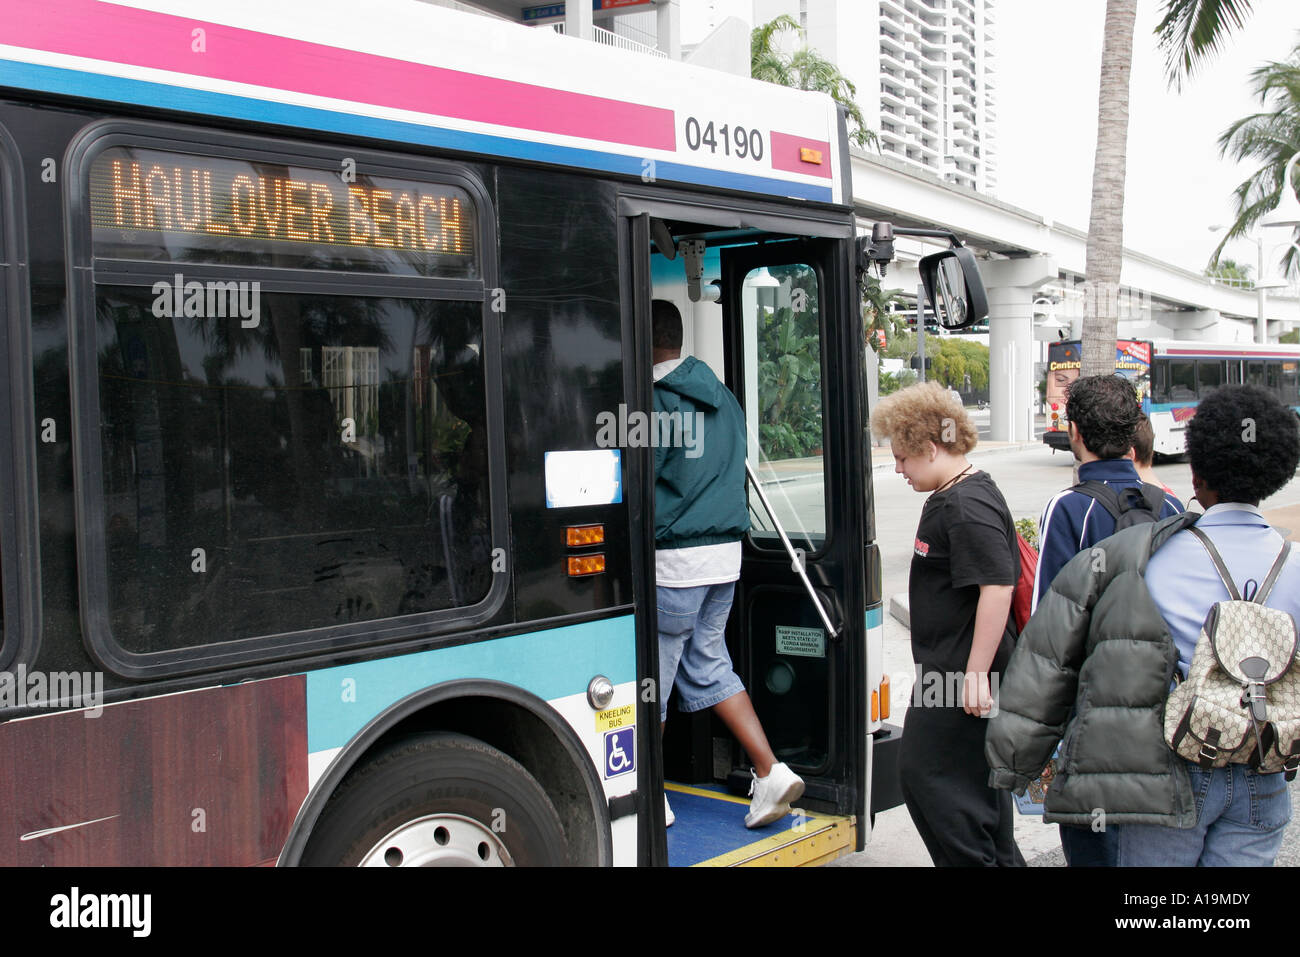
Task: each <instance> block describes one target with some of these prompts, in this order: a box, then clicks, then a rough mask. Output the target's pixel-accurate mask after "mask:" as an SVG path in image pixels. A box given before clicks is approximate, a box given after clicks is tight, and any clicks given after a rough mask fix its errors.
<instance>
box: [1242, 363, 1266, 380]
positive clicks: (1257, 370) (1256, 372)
mask: <svg viewBox="0 0 1300 957" xmlns="http://www.w3.org/2000/svg"><path fill="white" fill-rule="evenodd" d="M1246 382H1247V384H1249V385H1257V386H1267V385H1268V381H1267V379H1266V378H1265V375H1264V363H1262V362H1247V363H1246Z"/></svg>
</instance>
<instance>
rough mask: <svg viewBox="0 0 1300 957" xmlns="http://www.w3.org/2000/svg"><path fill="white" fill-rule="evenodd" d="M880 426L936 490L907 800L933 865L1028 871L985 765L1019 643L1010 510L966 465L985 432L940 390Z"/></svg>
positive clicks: (927, 532) (924, 521) (886, 416)
mask: <svg viewBox="0 0 1300 957" xmlns="http://www.w3.org/2000/svg"><path fill="white" fill-rule="evenodd" d="M871 427H872V430H873V431H874V432H875V434H876V436H877V437H887V438H888V439H889V444H890V450H891V451H892V452H893V455H894V470H895V471H896V472H898V473H900V474H902V475H903V476H904V477H905V478H906V480H907V483H908V484H909V485H911V486H912V488H913V489H914V490H915V491H917V492H923V493H926V494H927V495H928V497H927V498H926V501H925V505H924V506H923V507H922V509H921V519H920V522H919V524H918V525H917V529H916V536H915V540H914V541H913V544H912V567H911V573H910V574H909V576H908V588H907V592H908V599H909V608H910V616H911V625H910V627H911V644H912V660H913V661H914V662H915V663H916V685H915V686H914V688H913V694H912V703H911V706H910V707H909V708H908V709H907V714H906V717H905V718H904V723H903V740H902V744H901V745H900V753H899V757H898V771H899V777H900V779H901V785H902V792H903V800H904V802H905V803H906V805H907V811H908V814H910V815H911V817H912V823H913V824H914V825H915V826H916V829H917V831H918V832H919V833H920V835H921V839H922V840H923V841H924V842H925V847H926V850H928V851H929V852H930V858H931V860H933V861H934V863H935V866H937V867H944V866H950V867H951V866H976V867H1008V866H1021V865H1023V864H1024V863H1025V860H1024V857H1023V856H1021V854H1020V850H1019V848H1017V847H1016V842H1015V833H1014V830H1015V829H1014V824H1015V813H1014V809H1013V805H1012V800H1011V795H1009V794H1007V793H1006V792H1005V791H995V790H993V789H992V788H990V787H989V786H988V781H987V777H988V766H987V764H986V763H985V761H984V732H985V729H986V728H987V726H988V722H987V720H986V719H987V718H988V716H989V715H990V714H991V713H993V711H994V710H995V708H996V701H995V699H996V693H997V687H998V679H999V673H1000V672H1001V670H1002V668H1003V667H1004V666H1005V664H1006V661H1007V659H1008V658H1009V657H1010V655H1011V648H1012V645H1013V644H1014V641H1015V630H1014V628H1013V627H1012V625H1011V622H1010V611H1011V601H1012V592H1013V589H1014V587H1015V584H1016V579H1017V577H1018V575H1019V572H1020V558H1019V551H1018V549H1017V545H1016V531H1015V526H1014V524H1013V523H1012V521H1011V512H1010V510H1009V509H1008V508H1007V503H1006V500H1005V499H1003V497H1002V493H1001V492H1000V491H999V490H998V487H997V485H995V484H994V482H993V480H992V479H991V478H990V477H989V475H988V474H987V473H986V472H982V471H980V470H978V469H976V468H975V466H974V465H972V464H971V463H970V462H969V461H967V459H966V453H967V452H969V451H970V450H971V449H973V448H974V447H975V443H976V441H977V435H976V431H975V426H974V425H973V424H972V423H971V421H970V418H969V417H968V416H967V415H966V412H965V410H964V409H963V408H962V406H961V401H960V398H959V397H957V396H954V395H953V394H952V393H950V392H948V391H947V390H945V389H944V388H943V387H942V386H940V385H939V384H938V383H935V382H925V383H920V384H918V385H914V386H909V387H908V388H906V389H902V390H900V391H898V392H895V393H894V394H893V395H890V396H887V397H885V398H884V399H882V400H881V401H880V403H879V404H878V405H877V406H876V407H875V408H874V409H873V410H872V413H871Z"/></svg>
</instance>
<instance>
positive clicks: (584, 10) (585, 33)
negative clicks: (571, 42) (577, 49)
mask: <svg viewBox="0 0 1300 957" xmlns="http://www.w3.org/2000/svg"><path fill="white" fill-rule="evenodd" d="M592 9H593V8H592V6H591V4H590V3H589V2H587V0H575V2H570V3H566V4H565V5H564V35H565V36H566V37H578V38H579V39H581V40H590V39H592V38H593V37H594V36H595V34H594V33H592V30H591V26H592V20H591V13H592Z"/></svg>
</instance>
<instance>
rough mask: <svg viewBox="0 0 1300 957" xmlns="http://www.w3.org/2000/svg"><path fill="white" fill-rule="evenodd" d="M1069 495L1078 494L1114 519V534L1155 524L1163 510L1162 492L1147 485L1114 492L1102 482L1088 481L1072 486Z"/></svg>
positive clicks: (1149, 484)
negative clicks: (1096, 503)
mask: <svg viewBox="0 0 1300 957" xmlns="http://www.w3.org/2000/svg"><path fill="white" fill-rule="evenodd" d="M1070 491H1072V492H1082V493H1083V494H1084V495H1086V496H1088V497H1089V498H1092V499H1096V500H1097V501H1098V502H1100V503H1101V506H1102V508H1104V509H1105V510H1106V511H1108V512H1110V516H1111V518H1113V519H1115V531H1117V532H1118V531H1119V530H1120V529H1122V528H1128V527H1129V526H1130V525H1141V524H1142V523H1143V522H1156V521H1159V520H1160V513H1161V512H1162V511H1164V507H1165V490H1164V489H1162V488H1161V487H1160V486H1159V485H1152V484H1151V483H1150V482H1143V483H1142V484H1141V485H1140V486H1136V485H1131V486H1129V487H1128V488H1122V489H1120V490H1119V491H1118V492H1116V491H1115V490H1114V489H1113V488H1111V487H1110V486H1109V485H1107V484H1106V483H1105V482H1100V481H1098V480H1097V479H1089V480H1088V481H1086V482H1080V483H1079V484H1078V485H1075V486H1074V487H1072V488H1071V489H1070Z"/></svg>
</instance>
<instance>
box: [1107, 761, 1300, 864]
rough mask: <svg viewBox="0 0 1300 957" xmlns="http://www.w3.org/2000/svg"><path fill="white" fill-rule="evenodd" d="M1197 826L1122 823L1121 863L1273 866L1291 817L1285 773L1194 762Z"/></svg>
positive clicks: (1190, 766) (1189, 768) (1191, 769)
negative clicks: (1179, 826) (1212, 765)
mask: <svg viewBox="0 0 1300 957" xmlns="http://www.w3.org/2000/svg"><path fill="white" fill-rule="evenodd" d="M1187 771H1188V774H1189V775H1190V776H1191V779H1192V793H1193V794H1195V795H1196V826H1195V827H1190V828H1186V829H1182V828H1176V827H1161V826H1160V825H1158V824H1121V825H1118V826H1117V827H1116V828H1115V829H1116V830H1117V831H1118V832H1119V862H1118V863H1119V866H1120V867H1272V866H1273V859H1274V858H1276V857H1277V852H1278V851H1279V850H1280V849H1281V847H1282V835H1283V833H1284V832H1285V831H1286V826H1287V822H1289V821H1290V820H1291V795H1290V794H1289V793H1288V792H1287V786H1286V779H1285V777H1284V776H1283V775H1281V774H1256V773H1255V772H1254V771H1252V770H1250V768H1248V767H1246V766H1245V765H1244V764H1230V765H1228V766H1227V767H1225V768H1211V769H1210V770H1208V771H1206V770H1202V769H1201V768H1199V767H1197V766H1196V765H1194V764H1191V763H1190V762H1189V763H1188V765H1187Z"/></svg>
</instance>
